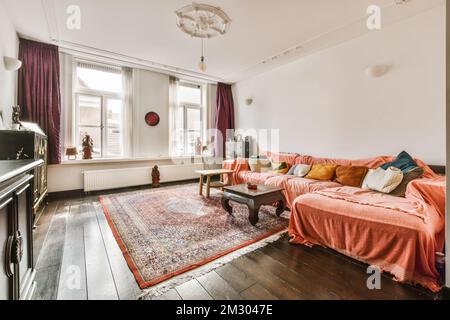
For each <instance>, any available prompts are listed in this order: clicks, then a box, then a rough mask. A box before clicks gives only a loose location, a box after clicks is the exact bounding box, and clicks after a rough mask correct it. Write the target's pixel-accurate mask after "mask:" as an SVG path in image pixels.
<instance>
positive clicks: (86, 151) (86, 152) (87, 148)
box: [81, 133, 94, 160]
mask: <svg viewBox="0 0 450 320" xmlns="http://www.w3.org/2000/svg"><path fill="white" fill-rule="evenodd" d="M81 146H82V150H83V160H90V159H92V152H93V150H94V141H93V140H92V138H91V136H90V135H89V134H87V133H85V135H84V137H83V141H82V144H81Z"/></svg>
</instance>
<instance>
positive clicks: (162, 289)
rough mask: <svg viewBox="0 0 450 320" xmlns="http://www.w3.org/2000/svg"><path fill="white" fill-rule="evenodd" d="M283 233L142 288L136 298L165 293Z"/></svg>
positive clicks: (145, 298) (277, 238)
mask: <svg viewBox="0 0 450 320" xmlns="http://www.w3.org/2000/svg"><path fill="white" fill-rule="evenodd" d="M285 233H286V230H284V231H281V232H279V233H277V234H274V235H272V236H270V237H268V238H266V239H264V240H261V241H259V242H256V243H254V244H251V245H249V246H247V247H245V248H242V249H239V250H237V251H235V252H232V253H230V254H228V255H226V256H223V257H221V258H219V259H217V260H215V261H213V262H210V263H208V264H205V265H204V266H201V267H199V268H197V269H195V270H192V271H189V272H186V273H183V274H182V275H179V276H176V277H174V278H172V279H169V280H167V281H164V282H162V283H160V284H157V285H156V286H153V287H151V288H148V289H144V291H143V292H142V293H141V294H140V295H139V296H138V297H137V298H138V299H139V300H151V299H152V298H156V297H158V296H161V295H163V294H164V293H166V292H167V291H169V290H171V289H173V288H175V287H177V286H179V285H182V284H183V283H186V282H188V281H190V280H192V279H195V278H198V277H201V276H203V275H205V274H207V273H209V272H211V271H213V270H215V269H218V268H220V267H222V266H223V265H225V264H227V263H229V262H231V261H233V260H235V259H237V258H239V257H242V256H244V255H246V254H248V253H250V252H253V251H255V250H257V249H260V248H263V247H265V246H267V245H268V244H270V243H273V242H275V241H278V240H279V239H280V238H281V237H282V236H283V235H284V234H285Z"/></svg>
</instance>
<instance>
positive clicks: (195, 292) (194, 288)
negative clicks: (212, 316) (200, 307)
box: [175, 279, 213, 300]
mask: <svg viewBox="0 0 450 320" xmlns="http://www.w3.org/2000/svg"><path fill="white" fill-rule="evenodd" d="M175 289H176V290H177V292H178V294H179V295H180V297H181V298H182V299H183V300H213V297H211V295H210V294H209V293H208V291H206V290H205V288H203V287H202V285H201V284H200V283H199V282H198V281H197V279H192V280H191V281H188V282H186V283H184V284H182V285H179V286H177V287H176V288H175Z"/></svg>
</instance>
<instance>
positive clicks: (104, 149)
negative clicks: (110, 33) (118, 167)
mask: <svg viewBox="0 0 450 320" xmlns="http://www.w3.org/2000/svg"><path fill="white" fill-rule="evenodd" d="M80 63H87V64H90V65H97V66H106V67H109V68H117V70H121V67H117V66H114V65H107V64H102V63H97V62H94V61H87V60H81V59H74V61H73V76H72V84H73V106H74V108H72V109H73V110H72V117H73V120H72V137H73V140H74V141H73V143H74V146H76V147H77V148H79V147H80V146H81V141H80V134H79V128H80V127H92V128H100V133H101V141H100V153H101V155H100V158H94V159H99V160H101V159H120V158H123V157H124V156H125V154H124V153H125V150H124V148H123V143H122V144H121V145H122V149H121V154H120V155H118V156H108V145H107V142H108V128H109V127H108V105H107V103H108V99H115V100H121V101H122V112H121V113H122V121H121V128H120V129H121V139H122V141H125V109H124V106H123V93H117V92H110V91H104V90H95V89H88V88H83V87H80V86H79V82H78V72H77V68H78V67H79V64H80ZM122 81H123V79H122ZM80 96H90V97H99V98H100V102H101V106H100V112H101V117H100V119H101V124H100V127H98V126H84V125H80V106H79V97H80Z"/></svg>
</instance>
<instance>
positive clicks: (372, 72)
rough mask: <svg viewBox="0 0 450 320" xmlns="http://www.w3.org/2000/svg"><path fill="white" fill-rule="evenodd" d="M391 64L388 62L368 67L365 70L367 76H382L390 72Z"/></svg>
mask: <svg viewBox="0 0 450 320" xmlns="http://www.w3.org/2000/svg"><path fill="white" fill-rule="evenodd" d="M390 69H391V66H389V65H387V64H380V65H376V66H370V67H367V68H366V70H365V72H366V76H367V77H369V78H380V77H382V76H384V75H385V74H386V73H388V72H389V70H390Z"/></svg>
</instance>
